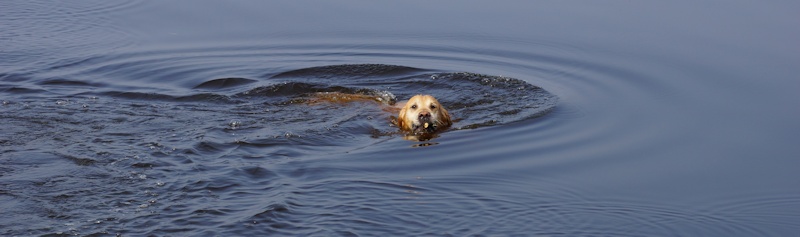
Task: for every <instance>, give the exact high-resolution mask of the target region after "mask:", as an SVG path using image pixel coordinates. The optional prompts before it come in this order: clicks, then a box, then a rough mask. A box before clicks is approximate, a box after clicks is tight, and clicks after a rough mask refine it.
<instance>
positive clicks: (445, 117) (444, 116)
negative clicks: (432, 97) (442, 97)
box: [438, 103, 453, 127]
mask: <svg viewBox="0 0 800 237" xmlns="http://www.w3.org/2000/svg"><path fill="white" fill-rule="evenodd" d="M438 109H439V117H441V119H439V120H441V121H439V122H440V123H441V125H442V126H445V127H449V126H450V125H453V121H452V120H450V113H449V112H447V110H446V109H444V106H442V104H441V103H440V104H439V107H438Z"/></svg>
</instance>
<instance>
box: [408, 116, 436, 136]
mask: <svg viewBox="0 0 800 237" xmlns="http://www.w3.org/2000/svg"><path fill="white" fill-rule="evenodd" d="M436 127H437V125H436V123H434V122H433V121H432V120H431V119H430V117H421V118H419V120H418V121H417V123H416V124H414V126H413V131H414V132H415V133H432V132H435V131H436Z"/></svg>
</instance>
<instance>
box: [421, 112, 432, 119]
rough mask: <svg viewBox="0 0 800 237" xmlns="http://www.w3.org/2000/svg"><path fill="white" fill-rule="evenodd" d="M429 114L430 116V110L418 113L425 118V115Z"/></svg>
mask: <svg viewBox="0 0 800 237" xmlns="http://www.w3.org/2000/svg"><path fill="white" fill-rule="evenodd" d="M430 116H431V113H430V112H420V113H419V117H420V118H427V117H430Z"/></svg>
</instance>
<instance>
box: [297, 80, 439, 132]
mask: <svg viewBox="0 0 800 237" xmlns="http://www.w3.org/2000/svg"><path fill="white" fill-rule="evenodd" d="M303 101H304V102H305V103H307V104H309V105H316V104H320V103H333V104H346V103H353V102H362V103H363V102H374V103H379V104H381V105H383V110H384V111H387V112H392V113H396V112H397V111H398V110H399V111H400V113H399V114H398V116H397V119H396V121H394V122H395V125H397V126H398V127H399V128H400V130H403V131H405V132H408V133H409V134H408V135H409V136H406V139H409V140H423V139H429V137H432V136H434V135H435V133H436V132H438V131H442V130H443V129H445V128H447V127H450V125H452V124H453V122H452V121H451V119H450V113H448V112H447V110H446V109H445V108H444V106H442V104H441V103H439V101H438V100H436V98H434V97H433V96H430V95H415V96H413V97H411V99H409V100H408V101H405V102H397V103H394V101H385V100H384V99H381V98H380V97H376V96H374V95H364V94H351V93H341V92H319V93H314V94H313V95H312V96H310V97H307V98H304V99H303ZM418 135H420V136H422V137H417V136H418Z"/></svg>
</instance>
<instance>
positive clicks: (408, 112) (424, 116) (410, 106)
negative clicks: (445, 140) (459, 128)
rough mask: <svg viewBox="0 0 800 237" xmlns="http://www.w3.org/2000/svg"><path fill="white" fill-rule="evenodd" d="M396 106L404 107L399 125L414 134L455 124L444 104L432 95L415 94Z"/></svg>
mask: <svg viewBox="0 0 800 237" xmlns="http://www.w3.org/2000/svg"><path fill="white" fill-rule="evenodd" d="M396 106H398V107H402V109H400V114H399V115H398V116H397V126H398V127H400V129H402V130H404V131H408V132H411V133H413V134H425V133H433V132H436V131H440V130H442V129H445V128H447V127H449V126H450V125H452V124H453V122H452V121H451V120H450V114H449V113H448V112H447V110H446V109H444V106H442V104H441V103H439V101H438V100H436V98H433V96H430V95H415V96H413V97H411V99H408V101H407V102H405V104H398V105H396Z"/></svg>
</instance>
